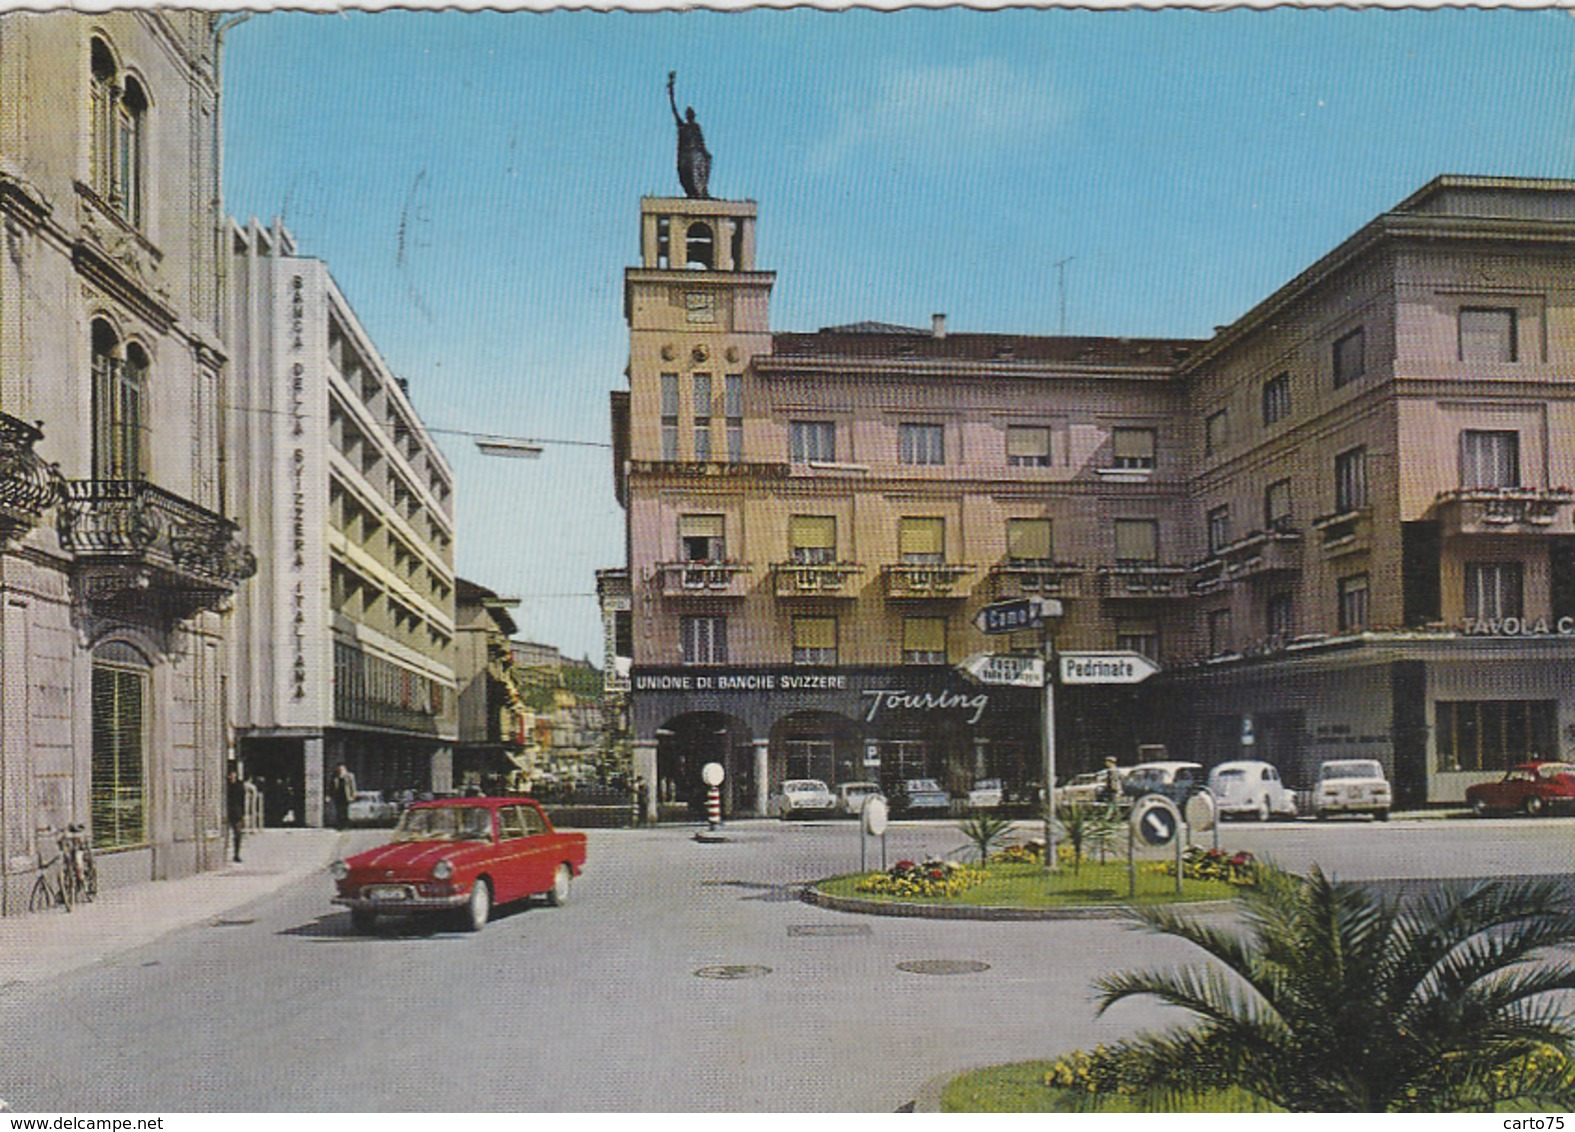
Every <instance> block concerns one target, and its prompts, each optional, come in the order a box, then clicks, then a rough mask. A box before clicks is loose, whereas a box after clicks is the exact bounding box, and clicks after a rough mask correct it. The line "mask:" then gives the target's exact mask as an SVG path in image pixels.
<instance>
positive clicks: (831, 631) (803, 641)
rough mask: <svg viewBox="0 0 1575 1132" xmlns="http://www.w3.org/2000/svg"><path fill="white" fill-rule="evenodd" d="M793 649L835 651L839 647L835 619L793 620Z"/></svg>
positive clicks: (805, 618)
mask: <svg viewBox="0 0 1575 1132" xmlns="http://www.w3.org/2000/svg"><path fill="white" fill-rule="evenodd" d="M793 647H794V648H796V649H834V648H836V647H837V619H836V618H835V617H795V618H793Z"/></svg>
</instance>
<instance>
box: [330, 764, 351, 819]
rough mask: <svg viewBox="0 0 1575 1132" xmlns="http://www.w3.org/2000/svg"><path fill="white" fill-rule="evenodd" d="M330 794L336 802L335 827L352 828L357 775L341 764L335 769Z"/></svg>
mask: <svg viewBox="0 0 1575 1132" xmlns="http://www.w3.org/2000/svg"><path fill="white" fill-rule="evenodd" d="M329 794H330V795H331V796H332V798H333V800H334V827H335V828H336V829H348V828H349V827H350V803H351V802H354V801H355V775H353V774H351V773H350V771H349V770H348V769H347V768H346V767H345V764H344V763H340V764H339V765H338V766H337V767H335V768H334V781H333V788H332V789H331V790H330V791H329Z"/></svg>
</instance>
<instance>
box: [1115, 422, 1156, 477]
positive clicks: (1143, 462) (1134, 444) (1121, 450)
mask: <svg viewBox="0 0 1575 1132" xmlns="http://www.w3.org/2000/svg"><path fill="white" fill-rule="evenodd" d="M1154 441H1155V434H1154V430H1153V429H1151V428H1115V429H1112V430H1111V431H1110V465H1111V467H1114V468H1125V469H1127V470H1128V471H1152V470H1153V468H1154Z"/></svg>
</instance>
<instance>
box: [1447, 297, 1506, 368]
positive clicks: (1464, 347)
mask: <svg viewBox="0 0 1575 1132" xmlns="http://www.w3.org/2000/svg"><path fill="white" fill-rule="evenodd" d="M1459 331H1460V360H1461V361H1463V362H1478V363H1482V362H1514V361H1519V360H1520V342H1519V333H1518V331H1519V327H1518V325H1517V319H1516V311H1515V309H1514V308H1513V307H1461V308H1460V321H1459Z"/></svg>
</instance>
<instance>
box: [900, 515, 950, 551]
mask: <svg viewBox="0 0 1575 1132" xmlns="http://www.w3.org/2000/svg"><path fill="white" fill-rule="evenodd" d="M897 550H898V552H899V553H901V554H905V555H906V554H944V553H945V552H946V520H945V519H903V520H902V521H901V523H899V524H898V527H897Z"/></svg>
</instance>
